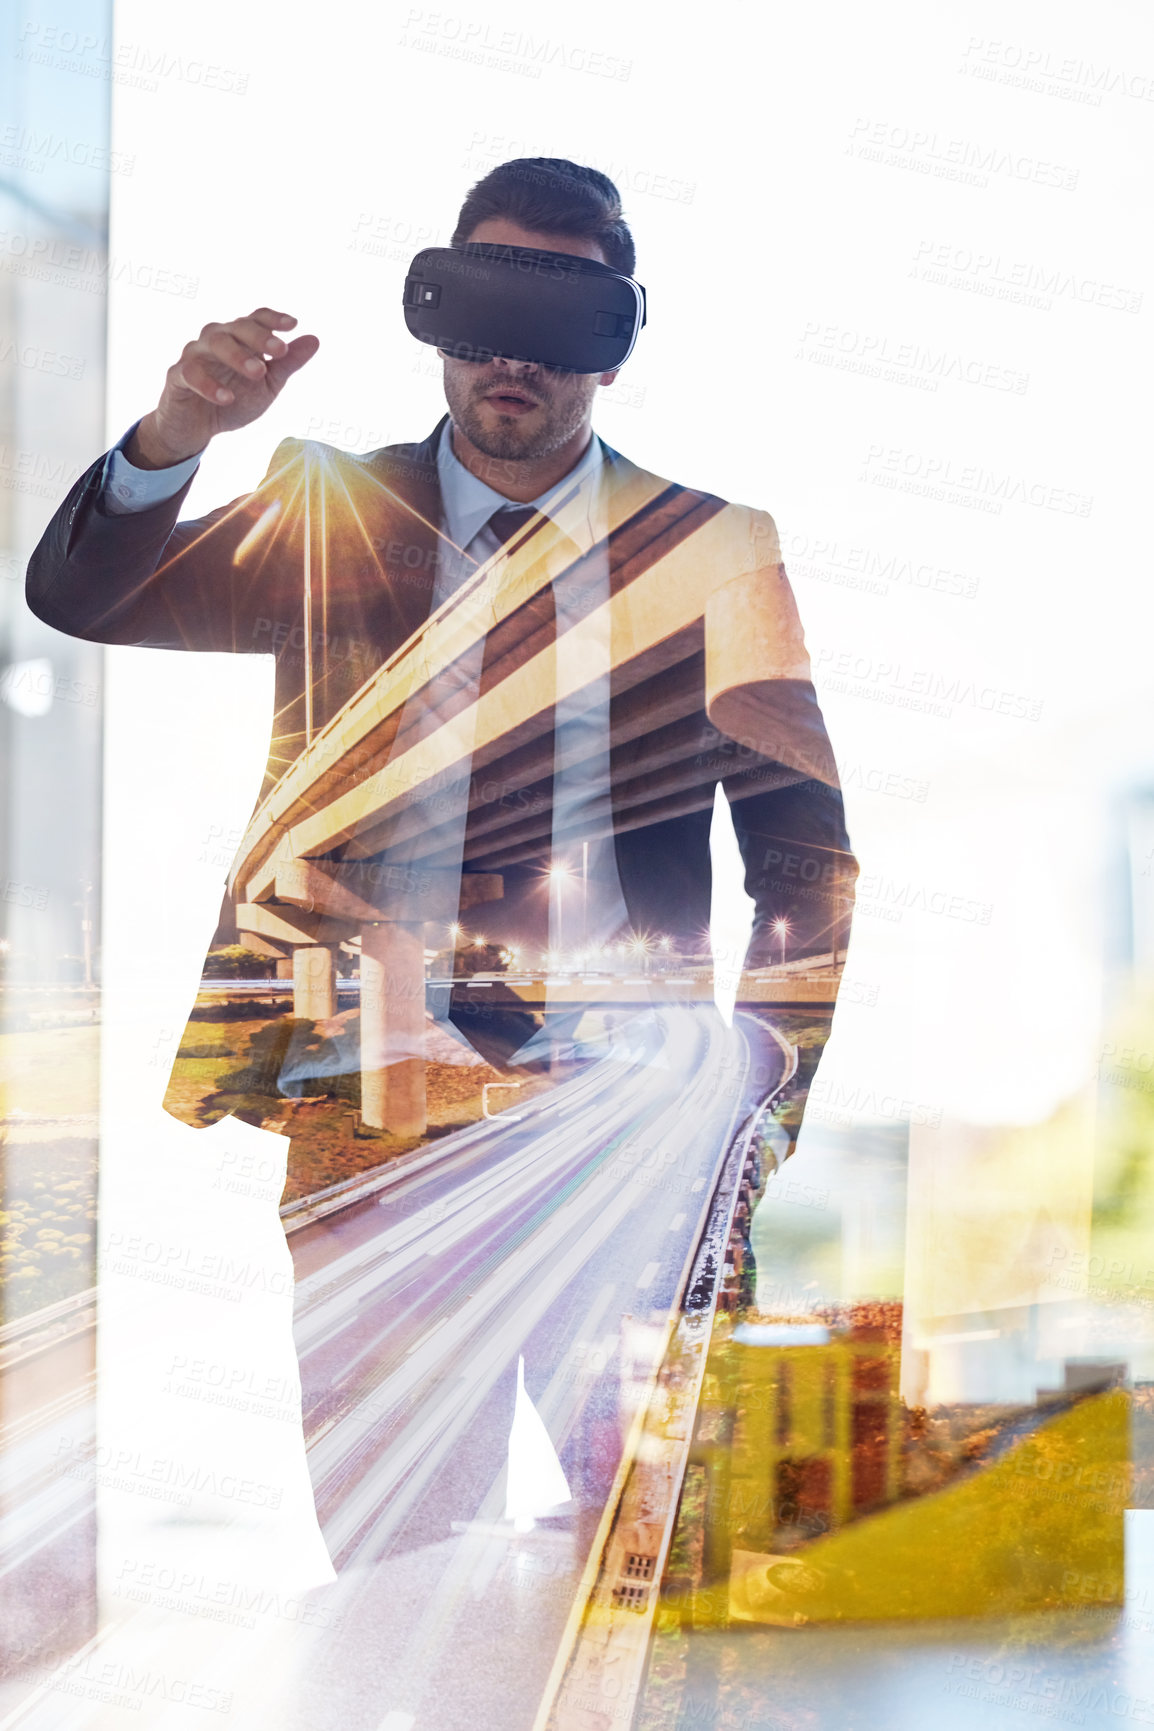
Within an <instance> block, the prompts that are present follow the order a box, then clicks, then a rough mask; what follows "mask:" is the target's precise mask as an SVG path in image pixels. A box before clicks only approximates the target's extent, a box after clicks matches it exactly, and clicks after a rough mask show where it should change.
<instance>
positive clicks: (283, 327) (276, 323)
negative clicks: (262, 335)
mask: <svg viewBox="0 0 1154 1731" xmlns="http://www.w3.org/2000/svg"><path fill="white" fill-rule="evenodd" d="M248 316H249V318H250V319H255V320H256V322H257V323H258V324H260V325H264V327H265V329H266V330H270V331H291V330H292V328H293V326H294V325H295V324H296V319H295V318H294V317H293V315H292V313H278V312H275V311H274V310H273V308H272V307H257V309H256V311H255V312H251V313H249V315H248Z"/></svg>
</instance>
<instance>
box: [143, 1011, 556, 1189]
mask: <svg viewBox="0 0 1154 1731" xmlns="http://www.w3.org/2000/svg"><path fill="white" fill-rule="evenodd" d="M243 1007H244V1006H243V1005H238V1004H234V1005H233V1006H231V1008H232V1011H233V1014H231V1015H230V1014H227V1013H226V1014H224V1015H222V1016H220V1017H218V1018H217V1019H213V1018H212V1017H211V1016H210V1015H204V1014H203V1012H198V1014H197V1016H196V1019H195V1021H194V1022H192V1023H191V1024H190V1026H189V1029H188V1031H187V1033H186V1036H185V1041H184V1044H183V1045H182V1046H181V1049H180V1054H179V1060H178V1063H177V1066H176V1069H175V1072H174V1076H173V1080H172V1082H171V1083H170V1085H169V1090H168V1096H167V1099H168V1104H169V1106H170V1108H172V1109H173V1110H175V1111H176V1112H177V1113H178V1115H179V1116H180V1117H182V1118H184V1119H185V1121H186V1122H189V1123H197V1122H199V1123H201V1124H205V1125H207V1124H211V1123H214V1122H215V1121H217V1120H218V1119H220V1118H223V1117H225V1116H227V1115H229V1114H230V1113H231V1114H233V1115H235V1116H237V1117H240V1118H244V1119H245V1120H246V1121H247V1122H249V1123H253V1124H257V1125H259V1126H260V1127H261V1128H262V1129H266V1130H273V1131H276V1132H277V1133H279V1134H280V1135H284V1136H289V1137H291V1138H292V1142H291V1146H290V1149H289V1158H288V1178H287V1182H286V1185H285V1191H284V1198H283V1200H284V1201H285V1202H295V1201H297V1200H298V1199H299V1198H300V1197H302V1196H309V1195H311V1194H312V1193H313V1192H314V1191H317V1190H323V1189H325V1188H326V1187H327V1186H328V1185H330V1184H338V1183H341V1182H342V1181H344V1180H346V1179H349V1178H355V1177H357V1176H358V1175H359V1174H360V1173H362V1172H365V1171H368V1170H369V1169H370V1168H371V1167H374V1166H379V1165H381V1164H382V1162H384V1161H387V1160H391V1159H395V1158H396V1157H397V1156H398V1155H400V1154H406V1153H409V1152H410V1151H411V1150H412V1149H414V1148H419V1147H421V1146H422V1145H423V1144H424V1143H426V1142H428V1141H430V1140H434V1139H435V1138H437V1137H438V1136H444V1135H447V1134H448V1133H449V1132H450V1131H452V1130H458V1129H461V1128H463V1127H464V1126H465V1125H467V1124H472V1123H475V1122H476V1121H477V1119H479V1118H480V1117H481V1116H482V1090H483V1088H484V1085H485V1084H486V1083H490V1082H510V1081H517V1082H520V1083H521V1084H522V1086H521V1087H520V1089H519V1090H518V1091H517V1092H516V1093H513V1092H512V1091H510V1092H508V1093H506V1092H504V1091H502V1092H501V1093H500V1094H499V1095H498V1096H497V1097H496V1099H495V1100H494V1101H493V1108H494V1109H502V1108H512V1107H513V1105H514V1103H515V1102H516V1101H520V1100H524V1099H527V1098H530V1097H532V1095H534V1094H537V1093H540V1092H541V1091H542V1090H543V1089H547V1088H549V1087H550V1086H551V1085H552V1083H551V1081H550V1078H549V1077H548V1076H544V1075H531V1076H527V1075H525V1073H524V1072H509V1071H503V1070H498V1069H495V1068H493V1067H492V1066H491V1065H489V1064H484V1063H438V1062H437V1061H436V1060H435V1059H434V1060H433V1061H431V1062H428V1063H427V1064H426V1071H425V1077H426V1092H427V1097H428V1122H429V1127H428V1130H427V1132H426V1134H425V1135H424V1136H419V1137H418V1136H410V1137H401V1136H393V1135H391V1134H390V1133H389V1132H388V1131H384V1130H370V1129H368V1128H366V1127H365V1126H363V1125H361V1124H360V1122H359V1108H360V1075H359V1071H358V1070H357V1068H356V1067H355V1065H356V1054H357V1052H358V1049H359V1038H358V1028H357V1012H356V1011H355V1010H349V1011H344V1012H342V1014H341V1015H339V1016H336V1017H334V1018H333V1019H332V1021H331V1022H324V1023H316V1024H313V1023H309V1022H306V1021H303V1020H294V1019H293V1018H292V1017H289V1016H284V1015H283V1014H275V1015H273V1016H270V1015H269V1014H268V1013H267V1010H266V1013H265V1014H264V1015H262V1016H258V1017H251V1016H250V1017H247V1018H246V1017H244V1016H243V1015H242V1016H240V1017H238V1016H237V1015H236V1013H235V1012H236V1011H237V1010H238V1009H243ZM269 1008H270V1009H271V1008H272V1006H269ZM290 1046H291V1050H292V1053H293V1054H294V1056H295V1059H296V1061H297V1062H300V1063H303V1064H304V1065H305V1066H306V1067H308V1066H312V1067H314V1070H315V1073H314V1074H312V1075H310V1076H308V1077H307V1079H306V1080H304V1081H303V1082H302V1084H301V1085H302V1087H303V1088H304V1089H305V1090H306V1091H305V1092H304V1093H303V1095H302V1096H301V1097H300V1098H298V1099H289V1098H286V1097H285V1096H284V1095H283V1094H282V1093H281V1092H280V1091H279V1088H278V1086H277V1076H278V1074H279V1072H280V1069H281V1067H282V1065H283V1063H284V1061H285V1057H286V1053H288V1052H289V1049H290Z"/></svg>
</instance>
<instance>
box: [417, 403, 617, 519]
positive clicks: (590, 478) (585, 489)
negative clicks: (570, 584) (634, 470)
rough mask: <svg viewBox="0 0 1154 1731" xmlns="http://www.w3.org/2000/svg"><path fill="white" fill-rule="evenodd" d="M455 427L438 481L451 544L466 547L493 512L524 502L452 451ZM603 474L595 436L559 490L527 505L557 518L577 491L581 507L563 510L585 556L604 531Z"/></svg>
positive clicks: (444, 445) (441, 450) (441, 446)
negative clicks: (489, 481)
mask: <svg viewBox="0 0 1154 1731" xmlns="http://www.w3.org/2000/svg"><path fill="white" fill-rule="evenodd" d="M452 425H453V423H452V420H451V419H449V418H448V417H446V420H445V424H444V426H443V427H442V429H441V437H440V440H439V442H438V445H437V479H438V480H439V482H440V485H441V510H442V512H443V514H444V522H445V530H446V532H447V534H448V536H449V539H450V540H451V541H454V542H456V544H457V546H458V547H461V548H466V547H468V545H469V543H470V542H471V541H472V540H473V538H474V536H476V535H477V534H479V532H480V531H481V530H482V529H483V528H484V526H485V524H486V523H487V522H488V521H489V518H490V517H491V516H492V515H493V512H494V511H499V510H500V509H501V507H502V506H504V505H518V504H521V503H523V502H524V501H522V500H519V499H507V498H506V497H505V495H504V494H503V493H498V492H497V491H496V489H495V488H493V487H490V486H489V485H488V484H487V483H486V482H485V481H482V480H479V479H478V477H477V476H476V475H474V474H472V473H471V472H470V470H468V469H466V467H465V465H464V463H462V462H461V460H460V458H459V457H458V456H457V455H456V453H455V452H454V450H453V443H452V439H451V437H450V432H451V429H452ZM604 471H605V454H604V448H603V446H602V444H601V441H600V439H599V438H598V437H597V435H596V433H594V434H593V436H592V438H591V439H590V440H589V443H588V444H587V445H586V447H585V450H584V452H583V453H582V455H581V456H580V457H578V459H577V461H576V462H575V463H574V465H573V467H572V468H571V469H570V470H569V472H568V474H567V475H565V476H563V477H562V479H561V480H560V481H558V483H557V485H556V486H555V487H550V488H549V489H548V490H547V491H546V492H544V493H540V494H538V496H537V498H535V499H530V500H529V501H528V503H529V504H530V505H533V506H534V507H535V508H536V509H537V510H538V511H549V512H550V514H554V513H558V512H559V511H560V509H561V507H562V506H563V505H565V504H566V503H567V501H569V500H571V499H572V498H573V495H574V493H575V492H578V493H579V499H578V501H577V509H576V510H574V509H572V508H571V507H569V508H567V509H566V511H565V530H566V533H567V534H568V535H570V537H571V538H572V540H573V541H574V542H576V544H577V546H578V548H579V549H580V551H581V552H582V553H587V552H588V551H589V549H590V547H591V546H592V545H593V543H594V542H595V541H596V540H598V539H599V538H600V534H601V533H603V532H604V531H603V528H602V526H601V524H600V522H599V518H600V516H601V515H603V510H604V491H605V489H604ZM550 507H552V509H551V510H550Z"/></svg>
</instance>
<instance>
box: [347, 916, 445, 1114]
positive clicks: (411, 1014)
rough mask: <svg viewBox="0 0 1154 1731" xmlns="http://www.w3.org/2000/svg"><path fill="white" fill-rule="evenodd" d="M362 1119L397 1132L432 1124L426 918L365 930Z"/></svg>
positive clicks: (362, 983) (362, 975)
mask: <svg viewBox="0 0 1154 1731" xmlns="http://www.w3.org/2000/svg"><path fill="white" fill-rule="evenodd" d="M361 1122H362V1123H364V1124H367V1125H368V1126H369V1127H370V1128H371V1129H375V1130H389V1131H391V1132H392V1134H393V1135H394V1136H423V1135H424V1133H425V1130H426V1128H427V1125H428V1116H427V1113H426V1105H425V945H424V929H423V926H422V925H421V924H410V923H408V922H405V921H401V920H388V921H384V922H382V923H381V924H380V925H367V926H365V927H364V928H363V930H362V932H361Z"/></svg>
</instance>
